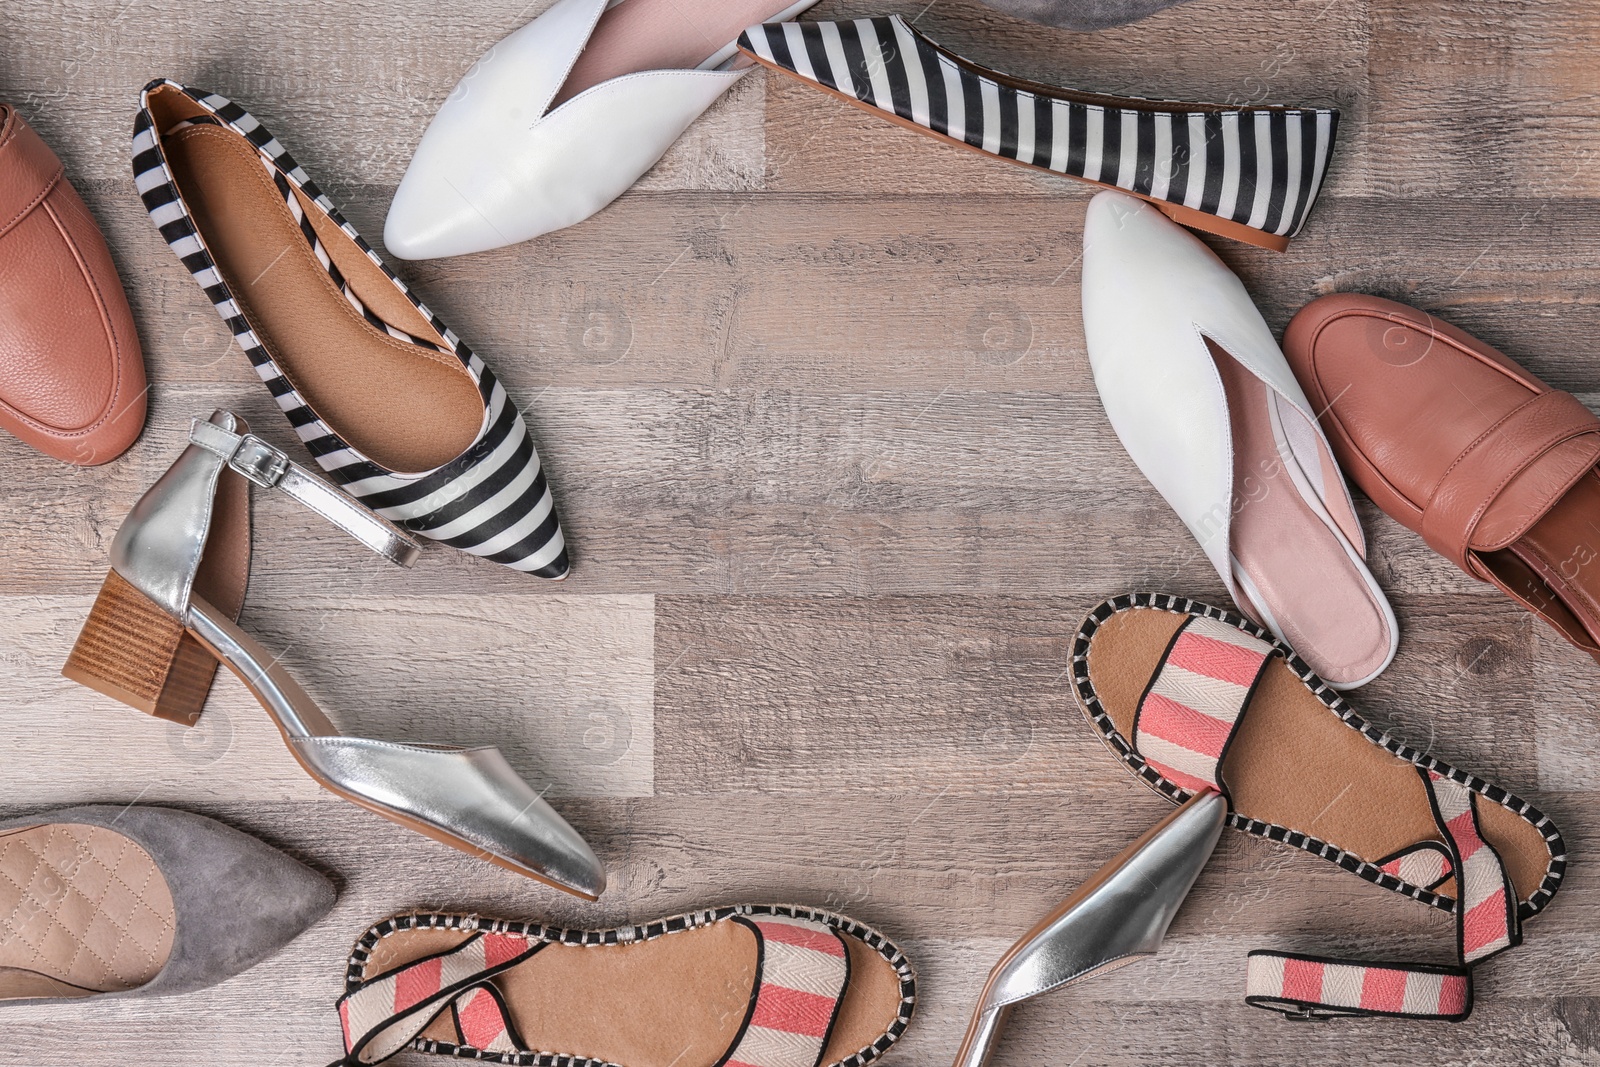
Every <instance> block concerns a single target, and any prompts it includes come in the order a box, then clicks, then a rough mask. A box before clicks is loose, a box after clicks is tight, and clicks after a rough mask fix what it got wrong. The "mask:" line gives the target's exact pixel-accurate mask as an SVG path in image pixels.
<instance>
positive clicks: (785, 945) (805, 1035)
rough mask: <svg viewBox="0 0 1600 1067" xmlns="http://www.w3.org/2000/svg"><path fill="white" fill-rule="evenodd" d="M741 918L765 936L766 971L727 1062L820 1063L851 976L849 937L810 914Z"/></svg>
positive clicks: (767, 1065)
mask: <svg viewBox="0 0 1600 1067" xmlns="http://www.w3.org/2000/svg"><path fill="white" fill-rule="evenodd" d="M740 921H741V922H744V923H745V924H746V925H748V926H750V927H751V928H752V929H754V930H755V932H756V935H757V936H758V937H759V938H760V939H761V973H760V977H759V979H758V981H757V986H756V990H755V996H754V998H753V1000H752V1003H751V1006H750V1016H749V1019H748V1020H747V1021H746V1023H745V1026H744V1028H743V1029H742V1030H741V1031H740V1033H739V1036H738V1037H737V1038H736V1039H735V1040H734V1043H733V1048H732V1049H730V1050H729V1051H728V1054H727V1056H726V1057H725V1058H724V1060H723V1064H724V1067H816V1065H817V1064H818V1063H820V1062H822V1050H823V1047H824V1046H825V1045H826V1044H827V1041H828V1035H829V1034H830V1033H831V1032H832V1030H833V1023H834V1019H835V1018H836V1017H837V1016H838V1013H839V1001H840V1000H841V999H842V998H843V997H844V991H845V987H846V985H847V984H848V983H849V981H850V955H849V953H848V952H847V951H846V949H845V943H844V939H843V938H842V937H841V936H840V935H839V933H838V932H837V931H835V930H834V929H833V928H832V927H830V926H828V925H826V924H825V923H819V922H812V921H810V920H806V919H795V918H790V917H787V916H779V915H773V916H763V917H761V918H753V919H741V920H740Z"/></svg>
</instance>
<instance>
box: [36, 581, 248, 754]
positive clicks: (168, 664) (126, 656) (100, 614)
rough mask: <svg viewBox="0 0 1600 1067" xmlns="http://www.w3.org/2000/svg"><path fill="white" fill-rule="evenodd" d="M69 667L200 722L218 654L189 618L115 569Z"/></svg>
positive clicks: (76, 676)
mask: <svg viewBox="0 0 1600 1067" xmlns="http://www.w3.org/2000/svg"><path fill="white" fill-rule="evenodd" d="M61 673H62V675H63V676H65V677H66V678H69V679H71V680H72V681H74V682H77V683H78V684H79V685H84V686H88V687H89V688H90V689H93V690H94V691H95V692H97V693H104V694H105V695H106V696H108V697H111V698H112V699H113V700H120V701H122V703H124V704H127V705H128V706H129V707H132V708H137V709H138V710H140V711H142V712H145V713H146V714H148V715H154V716H155V717H156V718H158V719H166V720H168V721H170V722H175V723H179V724H181V725H183V726H193V725H194V724H195V723H196V722H198V721H199V720H200V712H201V710H202V709H203V708H204V707H205V703H206V695H207V694H208V693H210V692H211V682H212V679H213V678H215V677H216V673H217V661H216V659H215V658H214V657H213V656H212V655H211V653H209V652H207V651H206V650H205V648H204V647H203V646H202V645H201V644H200V642H198V641H196V640H195V639H194V638H193V637H191V636H190V635H189V634H188V632H186V631H185V630H184V628H183V624H182V623H180V622H178V621H177V620H176V619H174V618H173V617H172V616H170V615H168V614H167V613H166V612H164V611H162V610H161V609H160V608H158V607H157V606H156V605H155V604H154V603H153V602H152V601H151V600H150V598H149V597H146V596H145V595H144V594H143V593H141V592H139V591H138V590H137V589H135V588H134V587H133V586H132V585H130V584H128V582H127V581H126V580H124V579H123V577H122V576H121V575H119V574H117V573H116V572H115V571H112V572H111V573H109V574H107V575H106V580H105V584H104V585H102V586H101V587H100V595H99V596H98V597H97V598H96V599H95V602H94V609H93V610H91V611H90V612H89V618H88V620H87V621H86V622H85V623H84V624H83V630H82V631H81V632H80V633H79V634H78V642H77V644H75V645H73V646H72V654H71V655H69V656H68V657H67V662H66V665H65V666H63V667H62V668H61Z"/></svg>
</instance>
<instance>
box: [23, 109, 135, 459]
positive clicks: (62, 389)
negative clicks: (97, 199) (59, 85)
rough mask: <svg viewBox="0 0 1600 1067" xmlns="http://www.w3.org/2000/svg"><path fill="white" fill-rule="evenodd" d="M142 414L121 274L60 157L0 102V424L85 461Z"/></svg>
mask: <svg viewBox="0 0 1600 1067" xmlns="http://www.w3.org/2000/svg"><path fill="white" fill-rule="evenodd" d="M144 419H145V377H144V362H143V358H142V356H141V353H140V351H139V339H138V335H137V333H136V332H135V330H134V325H133V315H132V313H131V312H130V311H129V309H128V301H127V297H126V296H125V295H124V293H123V291H122V282H121V280H120V279H119V278H118V277H117V271H116V267H115V265H114V264H113V263H112V260H111V253H110V252H109V251H108V250H107V248H106V243H105V238H104V237H102V236H101V233H100V230H99V228H98V227H97V226H96V225H95V221H94V218H93V216H91V215H90V214H89V209H88V208H87V207H86V206H84V203H83V201H82V199H80V198H79V196H78V194H77V192H76V191H75V190H74V189H73V188H72V186H71V184H70V183H68V181H67V180H66V177H65V175H64V174H63V170H62V166H61V161H60V160H59V159H57V158H56V155H55V153H54V152H52V151H51V150H50V148H49V147H48V146H47V145H46V144H45V143H44V142H43V141H42V140H40V138H39V135H38V134H37V133H35V132H34V130H33V128H32V127H30V126H29V125H28V124H27V123H26V122H24V121H23V119H22V116H21V115H19V114H18V113H17V112H16V111H15V110H13V109H11V108H9V107H6V106H4V105H0V426H3V427H4V428H5V429H7V430H9V431H10V432H11V433H13V434H15V435H16V436H17V437H18V438H20V439H21V440H23V441H25V442H26V443H28V444H29V445H32V446H33V447H34V448H37V449H38V450H39V451H41V452H43V453H45V454H46V455H48V456H53V457H54V458H56V459H60V460H64V461H66V462H68V463H76V464H80V465H84V466H90V465H94V464H99V463H105V462H107V461H109V460H112V459H115V458H116V457H117V456H119V455H121V454H122V453H123V452H124V451H126V450H127V449H128V447H129V446H130V445H132V444H133V442H134V440H135V439H137V438H138V436H139V431H140V430H141V429H142V428H143V427H144Z"/></svg>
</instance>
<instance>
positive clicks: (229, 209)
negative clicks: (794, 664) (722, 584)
mask: <svg viewBox="0 0 1600 1067" xmlns="http://www.w3.org/2000/svg"><path fill="white" fill-rule="evenodd" d="M133 172H134V179H135V182H136V184H137V186H138V189H139V194H140V196H141V197H142V198H143V200H144V205H145V208H146V210H147V211H149V213H150V218H151V219H152V220H153V221H154V222H155V224H156V226H157V227H158V228H159V229H160V231H161V235H162V237H164V238H165V239H166V241H167V243H168V245H170V246H171V248H172V250H173V251H174V252H175V253H177V256H178V258H179V259H180V260H182V261H183V264H184V266H185V267H187V268H188V269H189V272H190V274H192V275H193V276H194V279H195V281H196V282H198V283H199V285H200V287H201V288H202V289H203V290H205V293H206V295H207V296H208V297H210V299H211V302H212V304H213V305H214V306H215V307H216V309H217V311H218V313H219V314H221V316H222V318H223V321H224V322H226V323H227V325H228V328H229V329H230V330H231V331H232V333H233V336H234V339H235V340H237V341H238V342H239V347H240V348H242V349H243V350H244V353H245V355H246V356H248V357H249V359H250V362H251V364H252V365H254V367H255V369H256V373H257V374H259V375H260V376H261V379H262V381H263V382H265V383H266V385H267V388H268V389H269V390H271V392H272V395H273V397H274V398H275V399H276V401H277V403H278V406H279V407H280V408H281V409H282V410H283V412H284V414H285V415H287V416H288V418H289V422H290V423H291V424H292V425H293V427H294V429H295V432H296V433H297V434H298V435H299V437H300V439H301V441H303V442H304V443H305V445H306V447H307V448H308V449H310V451H311V453H312V455H314V456H315V457H316V459H317V462H318V463H319V464H320V465H321V467H322V469H323V470H324V471H326V472H327V473H328V475H329V476H330V477H331V478H332V479H333V480H334V481H335V482H336V483H338V484H339V486H340V487H341V488H343V489H344V490H345V492H347V493H349V494H350V495H352V496H354V497H356V498H357V499H359V500H360V501H361V502H362V503H364V504H365V505H367V506H368V507H369V508H371V509H372V510H374V511H376V512H377V513H378V514H380V515H382V516H383V517H384V518H386V519H389V520H391V521H392V522H394V523H396V524H398V525H400V526H402V527H404V528H405V529H407V530H409V531H411V532H412V533H416V534H420V535H421V536H423V537H427V538H431V539H432V540H435V541H439V542H441V543H443V544H446V545H450V546H451V547H454V548H459V549H461V550H462V551H464V552H468V553H471V554H472V555H476V556H483V557H485V558H487V559H490V560H493V561H494V562H496V563H501V564H504V565H505V566H507V567H510V568H512V569H513V570H517V571H523V572H526V573H530V574H535V575H538V576H540V577H543V578H564V577H566V575H567V571H568V559H567V551H566V542H565V539H564V538H563V537H562V533H561V523H560V520H559V519H558V518H557V516H556V511H555V502H554V498H553V497H552V495H551V493H550V487H549V486H548V485H547V484H546V481H545V475H544V471H543V469H542V467H541V465H540V462H539V454H538V451H537V450H536V449H535V448H534V444H533V439H532V438H531V437H530V436H529V433H528V427H527V424H526V423H525V422H524V421H523V417H522V412H521V411H520V410H518V408H517V406H516V405H515V404H514V403H512V402H511V400H510V398H509V397H507V395H506V391H505V389H504V388H503V387H502V386H501V385H500V383H499V381H498V380H497V379H496V378H495V376H494V373H493V372H492V371H490V370H489V368H488V367H487V366H485V365H484V362H483V360H482V359H480V358H479V357H478V356H476V355H474V354H473V353H472V351H471V350H470V349H469V348H468V347H467V346H466V345H465V344H464V343H462V341H461V340H460V338H458V337H456V335H455V334H454V333H453V332H451V331H450V329H449V328H448V327H446V326H445V324H444V323H443V322H441V321H439V319H438V317H437V316H435V315H434V314H433V313H432V312H431V311H429V310H428V308H427V307H426V306H425V305H424V304H423V303H422V302H421V301H420V300H418V299H417V298H416V296H415V295H414V294H412V292H411V291H410V290H409V289H408V288H407V287H406V285H405V283H404V282H402V281H401V280H400V279H399V278H398V277H397V276H396V275H395V274H394V272H393V271H391V270H390V269H389V267H388V266H387V265H386V264H385V263H384V262H383V260H381V259H380V258H379V257H378V255H377V253H376V252H374V251H373V250H372V248H371V247H370V246H369V245H368V244H367V243H366V241H364V240H363V239H362V238H361V235H360V234H358V233H357V232H356V230H355V228H354V227H353V226H351V225H350V223H349V222H347V221H345V218H344V216H343V215H341V214H340V213H339V210H338V209H337V208H336V207H334V205H333V203H332V201H330V200H329V199H328V198H327V197H326V196H325V195H323V193H322V192H321V190H319V189H318V188H317V185H316V183H315V182H313V181H312V180H311V178H310V177H308V176H307V175H306V172H305V171H304V170H302V169H301V168H300V166H299V165H298V164H297V163H296V162H295V161H294V158H293V157H292V156H291V155H290V154H289V153H288V151H286V150H285V149H284V147H283V145H282V144H281V143H279V141H278V139H277V138H275V137H273V136H272V134H271V133H269V132H268V131H267V129H266V127H264V126H262V125H261V123H260V122H258V121H257V120H256V119H255V118H254V117H253V116H252V115H251V114H250V113H249V112H247V111H245V110H244V109H243V108H242V107H240V106H239V105H238V104H235V103H233V102H232V101H231V100H228V99H227V98H226V97H223V96H219V95H217V94H216V93H210V92H206V91H204V90H200V89H191V88H188V87H186V86H183V85H179V84H177V83H176V82H172V81H167V80H157V81H153V82H151V83H150V84H149V85H147V86H146V87H145V89H144V91H143V93H142V94H141V97H140V108H139V114H138V118H137V119H136V120H135V122H134V136H133Z"/></svg>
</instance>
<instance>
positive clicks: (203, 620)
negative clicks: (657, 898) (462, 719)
mask: <svg viewBox="0 0 1600 1067" xmlns="http://www.w3.org/2000/svg"><path fill="white" fill-rule="evenodd" d="M189 441H190V444H189V447H188V448H187V449H185V450H184V452H183V454H182V455H181V456H179V457H178V459H177V461H176V462H175V463H173V465H172V467H171V468H170V469H169V470H168V471H167V472H166V473H165V474H164V475H162V476H161V478H160V479H159V480H158V481H157V482H156V483H155V485H153V486H151V487H150V489H149V490H148V491H146V492H145V494H144V496H143V497H142V498H140V500H139V502H138V503H137V504H136V505H134V508H133V511H132V512H131V513H130V514H129V515H128V518H127V519H126V520H124V522H123V524H122V528H121V530H119V531H118V532H117V537H116V540H115V541H114V542H113V543H112V546H111V573H110V574H108V575H107V576H106V580H105V584H104V585H103V586H102V587H101V590H100V596H99V598H98V599H97V600H96V601H95V605H94V609H93V610H92V611H91V612H90V614H89V618H88V621H87V622H85V624H84V627H83V631H82V633H80V634H79V635H78V641H77V644H76V645H75V646H74V647H73V649H72V654H71V656H70V657H69V658H68V660H67V663H66V666H65V667H63V668H62V674H64V675H65V676H66V677H68V678H70V679H72V680H73V681H75V682H79V683H80V684H82V685H86V686H88V687H89V688H90V689H94V690H96V691H97V692H100V693H104V694H105V695H107V696H110V697H113V698H115V699H117V700H120V701H122V702H123V703H124V704H128V705H130V706H131V707H134V708H137V709H138V710H140V711H143V712H147V713H149V714H151V715H155V716H157V717H158V718H163V719H168V720H170V721H173V722H177V723H181V724H184V725H189V726H192V725H193V724H194V723H195V722H196V721H198V720H199V718H200V712H201V709H202V707H203V706H204V704H205V699H206V695H207V694H208V693H209V692H210V690H211V682H212V679H213V678H214V676H215V674H216V666H217V664H218V663H222V664H224V665H225V666H227V667H228V668H229V669H230V670H232V671H233V672H234V673H235V674H237V675H238V676H239V678H240V680H241V681H243V682H244V683H245V685H246V686H248V687H249V689H250V691H251V692H252V693H253V694H255V697H256V699H257V700H259V701H260V702H261V705H262V707H264V708H266V709H267V713H268V714H269V715H271V716H272V719H273V721H274V722H275V723H277V725H278V729H279V730H280V731H282V733H283V738H284V742H285V743H286V744H287V745H288V746H289V751H290V752H291V753H293V755H294V757H295V759H296V760H298V761H299V763H300V765H301V767H303V768H304V769H305V771H306V773H307V774H309V775H311V777H312V778H313V779H315V780H316V781H317V783H318V784H320V785H322V786H323V787H324V788H326V789H328V790H330V791H331V792H333V793H336V794H338V795H339V796H342V797H344V798H345V799H346V800H349V801H351V802H352V803H355V804H359V805H361V806H362V807H364V808H367V809H369V810H371V811H374V812H376V813H378V814H379V815H382V816H383V817H384V818H386V819H390V820H392V821H394V822H397V823H399V824H400V825H402V826H405V827H408V828H410V829H413V830H416V831H418V832H419V833H423V834H426V835H427V836H429V837H432V838H434V839H435V840H438V841H442V842H444V843H445V844H447V845H450V846H452V847H454V848H458V849H460V850H461V851H463V852H467V853H471V854H473V855H476V856H480V857H481V858H484V859H487V860H489V861H491V862H493V863H496V864H498V865H500V866H502V867H505V868H507V869H509V870H513V871H516V872H517V873H519V874H525V875H528V876H529V877H531V878H537V879H539V880H540V881H543V882H547V883H549V884H550V885H553V886H555V887H557V888H559V889H564V890H566V891H567V892H569V893H573V894H575V895H577V896H581V897H585V898H588V899H590V900H593V899H595V898H597V897H598V896H599V895H600V892H601V891H602V890H603V889H604V888H605V870H604V868H603V867H602V866H601V865H600V861H599V860H598V859H596V858H595V855H594V853H593V852H592V851H591V850H590V849H589V846H588V845H587V844H585V843H584V841H583V839H582V838H581V837H579V836H578V834H577V832H576V831H574V830H573V829H572V827H570V826H568V825H567V823H566V822H565V821H564V820H563V819H562V818H561V816H559V815H557V814H556V813H555V811H553V810H552V809H551V808H550V806H549V805H548V804H546V803H545V802H544V801H543V800H541V799H540V798H539V795H538V794H537V793H535V792H534V790H533V788H532V787H531V786H529V785H528V783H527V782H525V781H523V780H522V778H521V777H519V776H518V775H517V773H516V772H515V771H514V770H513V769H512V768H511V766H510V764H508V763H507V762H506V760H505V757H504V756H502V755H501V754H500V751H499V750H498V749H494V748H454V747H448V746H442V745H414V744H399V743H394V742H388V741H371V740H366V739H364V738H357V737H345V736H343V735H342V734H340V732H339V730H338V728H337V727H336V726H334V725H333V723H332V722H330V721H329V720H328V718H327V716H326V715H324V714H323V713H322V710H321V709H320V708H318V707H317V705H316V702H315V701H313V700H312V699H311V697H310V696H308V695H307V694H306V692H305V690H304V689H302V688H301V687H300V686H299V685H298V684H297V683H296V682H295V680H294V679H293V678H291V677H289V675H288V673H287V672H286V671H285V670H284V669H283V667H282V666H281V664H280V663H279V662H278V657H276V656H274V655H272V654H271V653H270V652H268V651H267V650H266V649H265V648H263V647H262V646H261V645H260V644H259V643H258V642H257V641H256V640H255V639H254V638H252V637H251V636H250V635H249V634H247V633H245V632H244V631H243V630H242V629H240V628H239V626H238V625H237V623H236V621H235V620H236V619H237V618H238V616H239V611H240V609H241V608H242V607H243V606H244V593H245V585H246V583H247V581H248V580H249V575H250V487H251V485H252V484H254V485H257V486H261V487H263V488H268V489H277V490H280V491H282V492H283V493H285V494H287V495H288V496H290V497H292V498H294V499H295V500H298V501H299V502H300V503H302V504H304V505H306V506H307V507H309V508H311V509H312V510H313V511H315V512H317V513H318V514H319V515H321V516H322V517H323V518H325V519H327V520H328V521H329V522H332V523H333V524H334V525H336V526H338V527H340V528H341V529H343V530H344V531H346V532H347V533H349V534H351V535H352V536H353V537H355V538H356V539H357V540H359V541H360V542H361V543H362V544H364V545H366V546H367V547H368V548H370V549H372V550H373V551H374V552H377V553H379V554H380V555H382V556H384V557H385V558H387V559H388V560H390V561H391V562H393V563H397V564H399V565H401V566H410V564H411V562H412V561H413V560H414V559H415V558H416V555H417V552H418V545H417V543H416V542H415V541H413V540H412V539H411V538H410V537H409V536H408V535H407V534H405V533H404V532H403V531H402V530H400V529H399V528H398V527H396V526H395V525H393V524H392V523H390V522H388V521H387V520H385V519H383V518H380V517H379V516H378V515H376V514H374V513H373V512H372V511H370V510H368V509H367V508H366V507H365V506H364V505H362V504H360V503H358V502H357V501H355V500H354V499H352V498H351V497H349V496H348V495H346V494H345V493H343V492H341V491H339V490H338V489H336V488H334V487H333V486H331V485H329V484H328V483H327V482H325V481H323V480H322V479H321V478H319V477H317V476H316V475H314V474H312V473H311V472H310V471H308V470H306V469H305V468H303V467H300V466H299V465H297V464H295V463H291V462H290V461H289V459H288V457H286V456H285V455H284V454H283V453H282V452H280V451H279V450H278V449H276V448H274V447H273V446H272V445H270V444H268V443H267V442H265V441H263V440H261V439H260V438H258V437H256V436H254V435H252V434H251V433H250V432H249V427H248V426H247V425H245V423H244V420H242V419H240V418H238V417H237V416H236V415H233V414H232V413H231V412H226V411H218V412H215V413H213V414H212V415H211V417H210V418H209V419H195V420H194V425H193V428H192V429H191V431H190V436H189Z"/></svg>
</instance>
